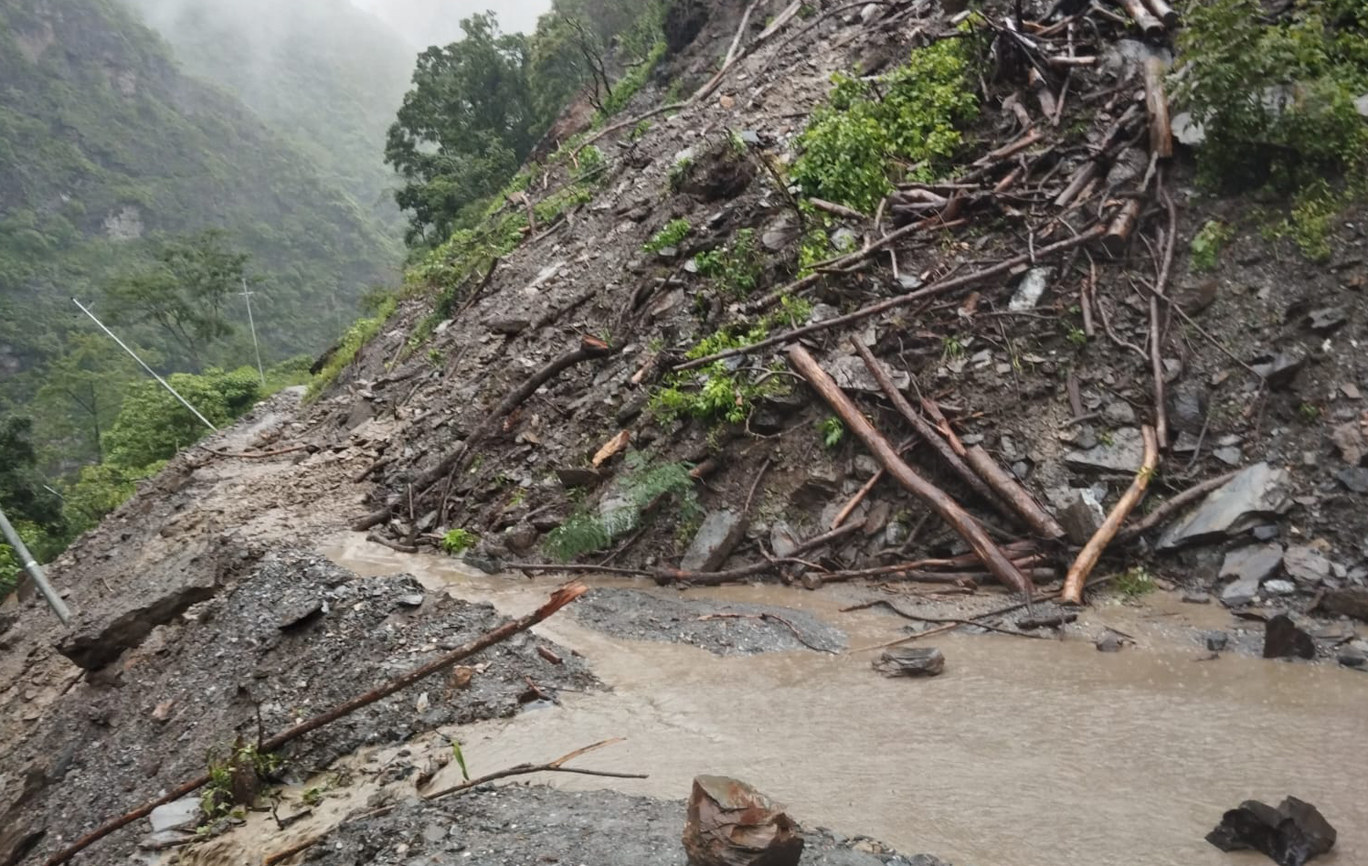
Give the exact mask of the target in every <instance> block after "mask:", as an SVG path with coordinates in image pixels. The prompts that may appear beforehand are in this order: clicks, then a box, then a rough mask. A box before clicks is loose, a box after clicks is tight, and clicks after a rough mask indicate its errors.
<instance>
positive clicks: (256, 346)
mask: <svg viewBox="0 0 1368 866" xmlns="http://www.w3.org/2000/svg"><path fill="white" fill-rule="evenodd" d="M242 298H243V300H245V301H246V302H247V327H249V328H251V329H252V348H253V349H255V350H256V359H257V372H258V373H260V374H261V384H262V385H263V386H264V385H265V384H266V368H264V367H262V366H261V345H260V344H259V343H257V335H256V320H255V319H253V318H252V293H251V292H249V291H247V278H246V277H243V278H242Z"/></svg>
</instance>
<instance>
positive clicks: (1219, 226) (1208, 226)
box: [1189, 220, 1231, 274]
mask: <svg viewBox="0 0 1368 866" xmlns="http://www.w3.org/2000/svg"><path fill="white" fill-rule="evenodd" d="M1230 235H1231V231H1230V226H1228V225H1226V224H1225V223H1223V222H1221V221H1220V220H1207V221H1206V222H1205V223H1204V224H1203V225H1202V228H1201V229H1200V230H1198V232H1197V234H1195V235H1193V237H1192V244H1191V251H1192V255H1191V256H1190V258H1189V262H1190V263H1191V265H1192V270H1193V271H1194V272H1195V273H1199V274H1202V273H1209V272H1210V271H1214V270H1216V259H1217V256H1219V255H1220V253H1221V247H1223V246H1225V244H1226V242H1227V241H1229V240H1230Z"/></svg>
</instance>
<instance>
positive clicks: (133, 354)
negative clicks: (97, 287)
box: [71, 298, 218, 433]
mask: <svg viewBox="0 0 1368 866" xmlns="http://www.w3.org/2000/svg"><path fill="white" fill-rule="evenodd" d="M71 302H72V303H73V304H75V305H76V306H78V307H80V308H81V312H83V313H85V314H86V315H87V316H89V317H90V321H92V322H94V323H95V324H97V325H99V326H100V330H101V331H104V332H105V333H106V334H108V335H109V339H111V340H113V341H114V342H116V343H118V344H119V348H120V349H123V350H124V351H125V352H127V353H128V354H129V356H130V357H131V358H132V359H133V360H135V361H137V362H138V363H139V364H142V368H143V369H144V370H146V371H147V375H149V376H151V377H152V378H153V379H156V380H157V382H158V383H160V384H161V386H162V387H163V388H165V389H166V390H168V391H170V392H171V396H172V397H175V398H176V399H177V400H179V401H180V402H181V405H182V406H184V407H185V408H187V409H189V410H190V411H191V412H192V413H194V416H195V417H196V418H198V419H200V420H201V421H203V422H204V426H205V427H208V428H209V429H210V430H213V431H214V432H215V433H217V432H218V428H217V427H215V426H214V425H213V424H211V423H209V419H208V418H206V417H204V416H203V415H201V414H200V412H199V410H198V409H196V408H195V407H194V406H191V405H190V401H188V400H186V399H185V398H184V397H182V396H181V395H180V394H179V393H178V392H177V391H176V389H175V388H172V387H171V385H170V384H169V383H168V382H167V381H166V380H165V379H163V378H162V377H161V376H158V375H157V371H156V370H153V369H152V368H151V367H149V366H147V362H146V361H144V360H143V359H142V358H139V357H138V353H137V352H134V351H133V350H132V349H130V348H128V346H127V345H126V344H125V343H124V341H123V340H120V339H119V338H118V337H116V336H114V332H113V331H111V330H109V329H108V328H106V327H105V324H104V322H101V321H100V320H99V319H97V318H95V314H94V313H92V312H90V310H87V309H86V307H85V305H84V304H82V303H81V302H80V301H78V300H76V299H75V298H72V299H71Z"/></svg>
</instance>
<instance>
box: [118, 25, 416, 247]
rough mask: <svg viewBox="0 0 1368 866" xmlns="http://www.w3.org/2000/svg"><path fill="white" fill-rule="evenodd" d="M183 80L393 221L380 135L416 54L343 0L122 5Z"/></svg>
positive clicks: (394, 215) (391, 179)
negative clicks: (216, 95) (242, 113)
mask: <svg viewBox="0 0 1368 866" xmlns="http://www.w3.org/2000/svg"><path fill="white" fill-rule="evenodd" d="M125 2H127V3H128V4H129V5H130V6H131V7H133V8H134V9H136V10H138V11H139V12H140V13H141V14H142V15H143V17H144V18H145V19H146V21H147V23H148V24H149V25H150V26H152V27H153V28H154V29H156V30H157V31H158V32H160V33H161V34H162V35H163V36H164V37H165V38H166V39H167V41H168V42H170V43H171V46H172V49H173V50H174V52H175V55H176V58H177V60H178V61H179V62H180V63H181V65H182V66H183V67H184V68H185V70H186V71H187V72H189V73H191V74H192V75H194V76H196V77H199V78H202V79H204V80H205V81H210V82H213V83H215V84H219V85H222V86H224V87H226V88H227V89H229V90H231V91H232V92H233V93H234V94H235V95H236V96H238V97H239V98H240V99H241V100H242V101H243V102H244V103H246V105H247V106H248V107H249V108H251V109H252V110H253V111H255V112H256V113H257V114H258V115H260V116H261V118H262V119H263V120H265V121H266V122H267V123H268V124H269V125H271V126H272V127H273V128H274V129H275V130H276V131H277V132H279V133H280V134H282V135H284V136H286V137H287V138H288V139H289V140H290V143H291V144H293V145H295V147H297V148H298V149H299V150H300V151H302V152H303V153H304V154H305V155H307V156H308V157H309V159H310V160H312V161H313V163H314V164H315V165H317V166H318V167H319V168H320V169H321V170H322V171H323V172H324V173H325V174H326V175H330V176H331V178H332V180H334V181H335V183H336V184H337V186H338V187H339V188H341V189H342V190H344V191H346V192H348V193H350V194H351V195H352V196H353V197H355V199H356V201H357V203H358V204H360V205H361V206H362V207H363V208H364V209H366V210H367V211H369V212H371V213H374V214H376V215H378V216H380V217H381V219H383V220H384V221H385V222H386V223H387V224H388V225H390V226H394V227H397V226H398V225H399V224H400V219H399V210H398V208H397V207H396V206H395V204H394V195H393V189H394V187H395V185H396V184H395V182H394V173H393V172H392V171H391V170H390V169H389V168H387V167H386V166H385V164H384V151H385V131H386V130H387V129H388V128H389V125H390V124H391V123H393V122H394V112H395V111H396V110H397V109H398V107H399V102H400V100H401V99H402V98H403V95H404V91H405V90H407V88H408V83H409V78H410V76H411V75H412V71H413V66H414V58H415V57H416V55H417V50H416V49H415V48H413V47H411V46H410V45H409V44H408V43H406V42H405V41H404V40H403V39H402V38H401V37H400V36H399V35H398V34H397V33H396V32H394V31H393V30H391V29H390V28H389V26H388V25H386V24H385V23H383V22H382V21H381V20H380V19H379V18H377V17H375V16H373V15H371V14H369V13H367V12H364V11H362V10H361V9H358V8H357V7H355V6H353V5H352V4H351V3H350V2H348V0H290V2H286V3H279V2H271V0H233V2H231V3H203V2H198V0H125Z"/></svg>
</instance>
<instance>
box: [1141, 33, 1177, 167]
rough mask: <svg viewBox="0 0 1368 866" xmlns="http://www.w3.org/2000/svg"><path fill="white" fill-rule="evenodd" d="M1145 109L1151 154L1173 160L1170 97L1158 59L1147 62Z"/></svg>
mask: <svg viewBox="0 0 1368 866" xmlns="http://www.w3.org/2000/svg"><path fill="white" fill-rule="evenodd" d="M1169 11H1170V12H1172V11H1173V10H1172V9H1170V10H1169ZM1145 108H1146V109H1147V110H1148V113H1149V145H1150V153H1151V154H1153V155H1155V156H1157V157H1159V158H1160V159H1170V158H1172V157H1173V126H1172V124H1171V123H1170V122H1169V107H1168V95H1167V94H1166V93H1164V64H1163V61H1161V60H1160V59H1159V58H1157V57H1151V58H1149V59H1148V60H1146V61H1145Z"/></svg>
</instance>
